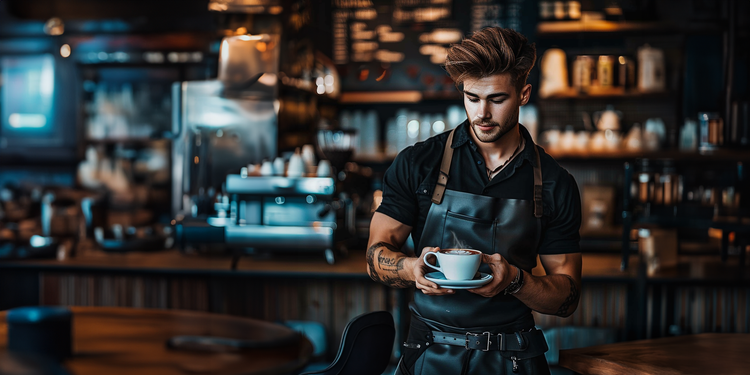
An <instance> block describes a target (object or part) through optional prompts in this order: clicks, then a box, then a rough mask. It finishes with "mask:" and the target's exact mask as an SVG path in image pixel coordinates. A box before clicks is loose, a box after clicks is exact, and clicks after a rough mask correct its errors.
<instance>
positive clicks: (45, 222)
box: [42, 193, 55, 237]
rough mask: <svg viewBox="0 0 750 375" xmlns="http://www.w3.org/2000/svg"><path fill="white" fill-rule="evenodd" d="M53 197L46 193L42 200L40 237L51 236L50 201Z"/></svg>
mask: <svg viewBox="0 0 750 375" xmlns="http://www.w3.org/2000/svg"><path fill="white" fill-rule="evenodd" d="M54 200H55V195H54V194H52V193H47V194H45V195H44V197H43V198H42V236H44V237H50V235H51V234H52V201H54Z"/></svg>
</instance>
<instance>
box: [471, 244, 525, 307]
mask: <svg viewBox="0 0 750 375" xmlns="http://www.w3.org/2000/svg"><path fill="white" fill-rule="evenodd" d="M482 263H487V264H488V265H489V266H490V270H491V271H492V281H490V282H489V283H487V284H484V285H482V286H481V287H479V288H476V289H469V292H471V293H474V294H478V295H480V296H482V297H494V296H496V295H498V294H500V293H502V292H503V290H505V288H506V287H507V286H508V284H510V283H511V281H513V278H515V277H516V267H513V266H511V265H510V263H508V261H507V260H505V258H503V256H502V255H500V254H497V253H496V254H492V255H489V254H482Z"/></svg>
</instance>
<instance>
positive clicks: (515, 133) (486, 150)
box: [472, 124, 521, 168]
mask: <svg viewBox="0 0 750 375" xmlns="http://www.w3.org/2000/svg"><path fill="white" fill-rule="evenodd" d="M472 137H474V134H472ZM520 142H521V131H520V129H519V127H518V124H516V126H515V127H514V128H513V129H511V130H510V131H509V132H508V133H506V134H505V135H504V136H502V137H501V138H500V139H498V140H497V141H495V142H492V143H484V142H477V140H476V139H475V140H474V143H476V144H477V148H478V149H479V152H480V153H481V154H482V156H483V157H484V161H485V163H487V167H488V168H491V167H493V166H495V165H499V164H501V163H503V162H504V161H505V160H506V159H508V158H509V157H511V155H513V153H514V152H515V151H516V149H517V148H518V145H519V143H520Z"/></svg>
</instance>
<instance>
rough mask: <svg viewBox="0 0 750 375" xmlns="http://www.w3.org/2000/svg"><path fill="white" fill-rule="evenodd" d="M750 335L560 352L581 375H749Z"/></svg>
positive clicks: (688, 337)
mask: <svg viewBox="0 0 750 375" xmlns="http://www.w3.org/2000/svg"><path fill="white" fill-rule="evenodd" d="M749 345H750V334H739V333H723V334H722V333H705V334H700V335H685V336H678V337H668V338H660V339H652V340H639V341H628V342H621V343H616V344H607V345H599V346H592V347H588V348H581V349H570V350H562V351H560V365H561V366H563V367H565V368H568V369H571V370H573V371H575V372H576V373H580V374H582V375H605V374H606V375H620V374H622V375H678V374H681V375H693V374H695V375H704V374H723V375H732V374H737V375H739V374H747V373H748V369H749V368H750V356H748V355H747V347H748V346H749Z"/></svg>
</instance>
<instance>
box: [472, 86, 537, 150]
mask: <svg viewBox="0 0 750 375" xmlns="http://www.w3.org/2000/svg"><path fill="white" fill-rule="evenodd" d="M463 91H464V107H465V108H466V116H467V118H468V119H469V121H471V130H472V131H473V133H474V138H475V139H474V140H475V141H477V142H482V143H493V142H496V141H497V140H499V139H500V138H502V137H503V136H504V135H505V134H507V133H508V132H509V131H510V130H511V129H513V128H515V126H516V125H517V124H518V107H520V106H522V105H524V104H526V103H528V101H529V95H530V94H531V85H529V84H527V85H526V86H524V87H523V89H521V92H518V90H517V89H516V86H515V84H514V83H513V79H512V78H511V76H510V73H502V74H495V75H492V76H489V77H484V78H477V79H466V80H465V81H464V82H463Z"/></svg>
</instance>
